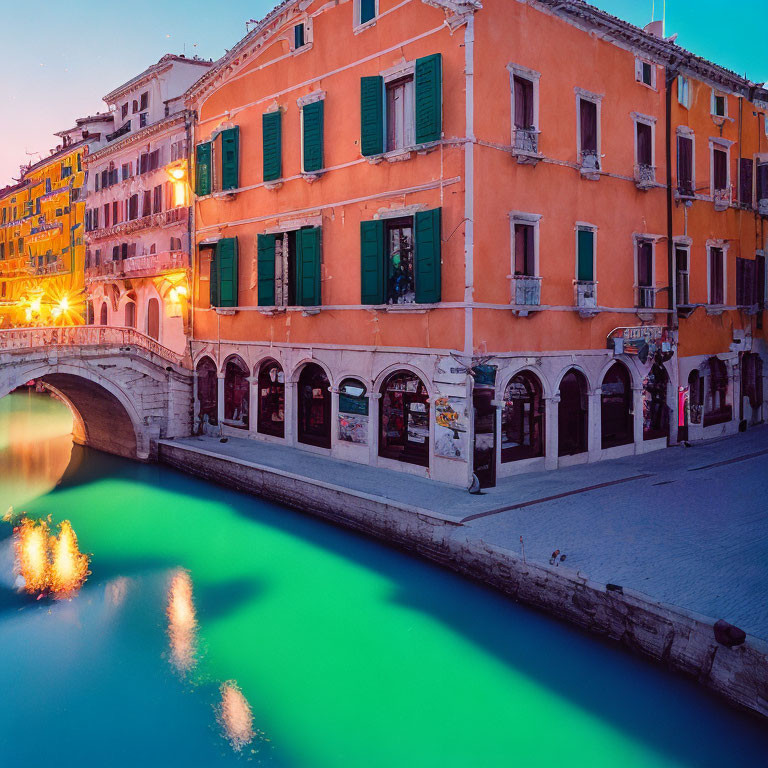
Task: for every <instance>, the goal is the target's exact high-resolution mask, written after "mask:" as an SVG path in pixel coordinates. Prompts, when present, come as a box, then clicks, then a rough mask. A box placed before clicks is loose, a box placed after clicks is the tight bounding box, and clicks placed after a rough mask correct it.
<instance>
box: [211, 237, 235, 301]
mask: <svg viewBox="0 0 768 768" xmlns="http://www.w3.org/2000/svg"><path fill="white" fill-rule="evenodd" d="M216 276H217V283H218V299H219V303H218V306H220V307H236V306H237V276H238V268H237V238H236V237H226V238H224V239H222V240H219V242H218V243H217V244H216Z"/></svg>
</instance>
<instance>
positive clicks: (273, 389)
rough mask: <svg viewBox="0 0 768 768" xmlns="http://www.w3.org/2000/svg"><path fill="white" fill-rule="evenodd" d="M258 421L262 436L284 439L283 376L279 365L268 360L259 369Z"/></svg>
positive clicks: (258, 429) (258, 428)
mask: <svg viewBox="0 0 768 768" xmlns="http://www.w3.org/2000/svg"><path fill="white" fill-rule="evenodd" d="M258 387H259V398H258V403H259V407H258V410H259V420H258V424H257V431H258V432H260V433H261V434H262V435H271V436H272V437H285V374H284V373H283V369H282V368H281V367H280V364H279V363H277V362H275V361H274V360H268V361H267V362H265V363H263V364H262V365H261V368H260V369H259V381H258Z"/></svg>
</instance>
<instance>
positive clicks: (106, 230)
mask: <svg viewBox="0 0 768 768" xmlns="http://www.w3.org/2000/svg"><path fill="white" fill-rule="evenodd" d="M188 216H189V208H188V207H187V206H180V207H179V208H171V209H170V210H167V211H161V212H160V213H150V214H148V215H147V216H142V217H141V218H140V219H132V220H131V221H122V222H120V223H119V224H113V225H112V226H111V227H102V228H101V229H92V230H91V231H90V232H88V240H89V241H90V242H93V241H94V240H105V239H107V238H115V237H121V236H123V235H130V234H131V233H133V232H140V231H141V230H143V229H152V228H153V227H166V226H168V225H170V224H179V223H186V222H187V217H188Z"/></svg>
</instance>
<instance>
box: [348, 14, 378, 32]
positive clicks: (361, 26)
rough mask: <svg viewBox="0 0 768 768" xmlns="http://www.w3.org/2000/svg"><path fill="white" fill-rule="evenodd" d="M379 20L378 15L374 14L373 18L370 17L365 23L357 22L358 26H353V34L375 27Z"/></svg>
mask: <svg viewBox="0 0 768 768" xmlns="http://www.w3.org/2000/svg"><path fill="white" fill-rule="evenodd" d="M377 21H378V17H377V16H374V17H373V18H372V19H369V20H368V21H366V22H364V23H363V24H357V25H356V26H354V27H352V34H353V35H359V34H360V33H361V32H365V30H366V29H370V28H371V27H375V26H376V22H377Z"/></svg>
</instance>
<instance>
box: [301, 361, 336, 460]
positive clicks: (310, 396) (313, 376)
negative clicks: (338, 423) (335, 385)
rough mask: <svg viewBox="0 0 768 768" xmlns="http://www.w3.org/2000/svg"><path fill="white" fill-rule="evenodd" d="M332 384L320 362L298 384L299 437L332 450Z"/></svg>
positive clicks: (306, 368) (309, 366) (306, 369)
mask: <svg viewBox="0 0 768 768" xmlns="http://www.w3.org/2000/svg"><path fill="white" fill-rule="evenodd" d="M330 390H331V384H330V382H329V381H328V376H326V373H325V371H324V370H323V369H322V368H321V367H320V366H319V365H317V364H316V363H307V364H306V365H305V366H304V368H302V370H301V374H300V375H299V384H298V393H297V394H298V419H299V423H298V427H299V429H298V438H299V442H300V443H305V444H306V445H314V446H317V447H318V448H330V447H331V391H330Z"/></svg>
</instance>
